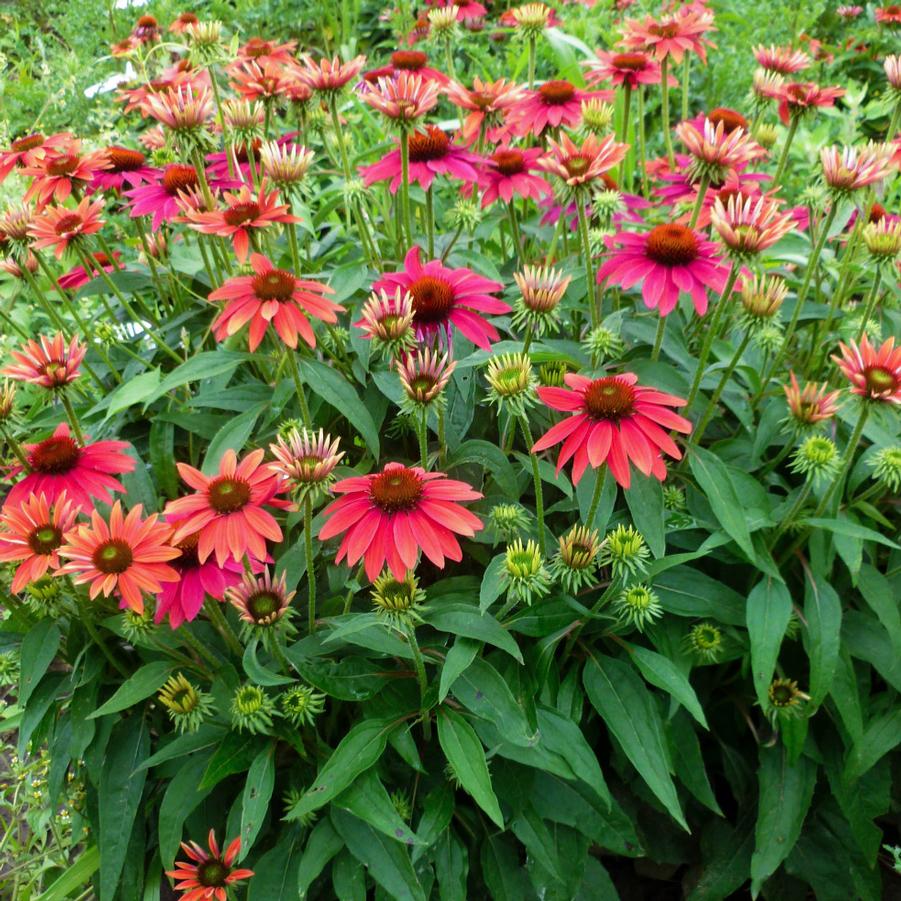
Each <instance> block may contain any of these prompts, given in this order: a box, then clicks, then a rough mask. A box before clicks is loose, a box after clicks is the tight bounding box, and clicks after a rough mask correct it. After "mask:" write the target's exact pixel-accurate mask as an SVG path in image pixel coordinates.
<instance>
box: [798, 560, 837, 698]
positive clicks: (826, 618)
mask: <svg viewBox="0 0 901 901" xmlns="http://www.w3.org/2000/svg"><path fill="white" fill-rule="evenodd" d="M804 618H805V619H806V620H807V656H808V657H809V658H810V704H811V706H813V707H818V706H819V705H820V704H821V703H822V702H823V699H824V698H825V697H826V695H827V694H828V693H829V688H830V686H831V685H832V678H833V676H834V675H835V668H836V666H837V664H838V652H839V645H840V633H841V628H842V602H841V600H840V599H839V596H838V595H837V594H836V593H835V589H834V588H833V587H832V586H831V585H830V584H829V583H828V582H824V581H822V580H817V579H816V578H814V577H809V578H808V579H807V581H806V583H805V586H804Z"/></svg>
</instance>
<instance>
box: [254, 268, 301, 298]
mask: <svg viewBox="0 0 901 901" xmlns="http://www.w3.org/2000/svg"><path fill="white" fill-rule="evenodd" d="M294 285H295V278H294V276H293V275H292V274H291V273H290V272H285V270H284V269H270V270H269V272H264V273H262V274H260V275H256V276H254V278H253V281H252V282H251V286H252V288H253V293H254V294H255V295H256V296H257V297H258V298H259V299H260V300H278V301H286V300H290V299H291V295H292V294H293V293H294Z"/></svg>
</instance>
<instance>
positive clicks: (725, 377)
mask: <svg viewBox="0 0 901 901" xmlns="http://www.w3.org/2000/svg"><path fill="white" fill-rule="evenodd" d="M750 340H751V332H750V331H746V332H745V335H744V337H743V338H742V339H741V342H740V343H739V345H738V347H737V348H736V349H735V353H734V354H733V355H732V359H731V360H730V361H729V365H728V366H726V368H725V369H724V370H723V374H722V376H721V377H720V381H719V384H718V385H717V386H716V389H715V390H714V392H713V394H712V395H711V396H710V400H709V401H707V408H706V409H705V410H704V413H703V415H702V416H701V420H700V422H699V423H698V424H697V426H696V427H695V431H694V434H693V435H692V438H691V440H692V442H693V443H694V444H700V443H701V438H702V437H703V436H704V432H705V430H706V429H707V426H708V425H709V424H710V418H711V417H712V416H713V412H714V410H715V409H716V405H717V402H718V401H719V399H720V397H721V395H722V393H723V391H724V390H725V388H726V385H727V383H728V382H729V379H730V378H731V377H732V373H733V372H735V367H736V366H738V361H739V360H740V359H741V355H742V354H743V353H744V352H745V348H746V347H747V346H748V342H749V341H750Z"/></svg>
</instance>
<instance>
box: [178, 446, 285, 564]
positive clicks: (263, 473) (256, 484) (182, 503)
mask: <svg viewBox="0 0 901 901" xmlns="http://www.w3.org/2000/svg"><path fill="white" fill-rule="evenodd" d="M263 453H264V452H263V451H262V450H255V451H251V452H250V453H249V454H247V456H246V457H244V458H243V459H242V460H241V462H240V463H239V462H238V458H237V455H236V454H235V452H234V451H233V450H231V449H229V450H227V451H226V452H225V453H224V454H223V455H222V460H221V461H220V463H219V472H218V473H217V474H216V475H215V476H206V475H204V474H203V473H202V472H200V470H198V469H194V467H193V466H188V464H187V463H177V464H176V466H177V467H178V472H179V475H180V476H181V477H182V480H183V481H185V482H187V483H188V485H190V486H191V488H193V489H194V490H195V494H192V495H189V496H188V497H181V498H178V499H176V500H174V501H169V503H168V504H166V515H167V516H170V515H174V516H176V517H178V518H179V520H180V521H179V523H178V524H177V525H176V529H175V533H174V535H173V536H172V539H173V541H175V542H178V541H182V540H184V539H185V538H186V537H187V536H189V535H193V534H195V533H197V534H199V536H200V538H199V540H198V544H197V556H198V558H199V560H200V561H201V563H202V562H204V561H205V560H206V559H207V558H208V557H209V556H210V554H212V553H213V552H214V551H215V555H216V562H217V563H218V564H219V565H220V566H222V565H223V564H224V563H225V561H226V560H227V559H228V558H229V557H231V558H232V559H234V560H241V559H243V557H244V555H245V554H248V553H249V554H250V556H251V557H253V558H255V559H257V560H265V559H266V540H267V539H268V540H269V541H281V540H282V530H281V529H280V528H279V525H278V523H277V522H276V521H275V519H274V517H273V516H272V514H271V513H269V512H268V510H265V509H264V507H267V506H269V507H286V506H287V502H286V501H282V500H279V499H277V498H276V495H277V494H279V493H280V492H281V490H282V482H281V479H279V477H278V476H277V475H276V474H275V473H273V472H272V470H271V469H270V468H269V467H268V466H266V465H265V464H263Z"/></svg>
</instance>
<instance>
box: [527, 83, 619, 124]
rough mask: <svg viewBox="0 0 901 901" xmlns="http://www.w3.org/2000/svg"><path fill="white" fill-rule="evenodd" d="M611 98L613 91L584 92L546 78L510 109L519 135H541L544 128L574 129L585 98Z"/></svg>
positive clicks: (579, 119)
mask: <svg viewBox="0 0 901 901" xmlns="http://www.w3.org/2000/svg"><path fill="white" fill-rule="evenodd" d="M592 99H596V100H612V99H613V91H583V90H580V89H579V88H577V87H576V86H575V85H573V84H571V83H570V82H568V81H563V80H558V81H546V82H545V83H544V84H543V85H540V86H539V88H538V89H537V90H535V91H528V92H526V94H525V97H524V99H523V100H522V101H521V102H520V103H518V104H517V105H516V107H514V109H513V110H511V112H510V116H511V124H512V126H513V130H514V132H515V133H516V134H518V135H527V134H533V135H540V134H541V133H542V132H543V131H544V130H545V128H548V127H550V128H559V127H560V126H564V127H565V128H575V127H576V126H577V125H578V124H579V123H580V122H581V121H582V101H583V100H592Z"/></svg>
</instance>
